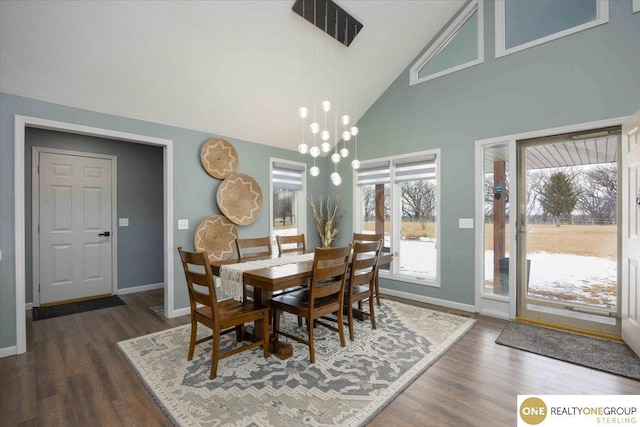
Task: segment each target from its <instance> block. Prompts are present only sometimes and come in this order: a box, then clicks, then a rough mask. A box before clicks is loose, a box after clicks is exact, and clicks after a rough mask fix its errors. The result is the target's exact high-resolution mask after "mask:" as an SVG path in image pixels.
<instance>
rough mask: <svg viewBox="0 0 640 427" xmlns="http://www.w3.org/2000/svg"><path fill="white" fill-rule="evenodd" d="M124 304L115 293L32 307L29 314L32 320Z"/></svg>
mask: <svg viewBox="0 0 640 427" xmlns="http://www.w3.org/2000/svg"><path fill="white" fill-rule="evenodd" d="M118 305H125V303H124V301H122V300H121V299H120V297H118V296H117V295H112V296H110V297H105V298H96V299H90V300H85V301H76V302H70V303H68V304H59V305H49V306H46V307H33V309H32V312H31V315H32V316H33V320H43V319H50V318H52V317H58V316H66V315H68V314H75V313H82V312H85V311H91V310H98V309H101V308H108V307H115V306H118Z"/></svg>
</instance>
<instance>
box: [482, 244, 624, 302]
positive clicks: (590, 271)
mask: <svg viewBox="0 0 640 427" xmlns="http://www.w3.org/2000/svg"><path fill="white" fill-rule="evenodd" d="M507 256H508V255H507ZM527 258H528V259H529V260H531V271H530V276H529V294H530V295H532V296H536V297H542V298H546V299H552V300H557V301H564V302H573V303H581V304H591V305H594V306H597V307H602V308H614V307H615V306H616V301H617V296H616V283H617V271H616V270H617V268H616V261H615V260H613V259H610V258H596V257H589V256H582V255H574V254H552V253H547V252H535V253H530V254H529V255H528V257H527ZM492 279H493V251H485V280H488V281H492Z"/></svg>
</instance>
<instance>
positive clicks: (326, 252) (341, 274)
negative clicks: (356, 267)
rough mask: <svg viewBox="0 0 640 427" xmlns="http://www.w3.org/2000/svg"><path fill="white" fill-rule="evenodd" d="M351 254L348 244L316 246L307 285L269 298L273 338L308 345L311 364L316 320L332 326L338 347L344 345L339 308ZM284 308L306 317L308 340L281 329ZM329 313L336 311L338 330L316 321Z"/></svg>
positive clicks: (340, 309) (342, 302)
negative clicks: (271, 310)
mask: <svg viewBox="0 0 640 427" xmlns="http://www.w3.org/2000/svg"><path fill="white" fill-rule="evenodd" d="M350 253H351V245H347V246H341V247H336V248H316V250H315V255H314V259H313V272H312V278H311V283H310V285H309V288H308V289H301V290H297V291H292V292H288V293H285V294H282V295H279V296H276V297H273V299H272V300H271V307H272V308H273V314H274V321H273V325H274V326H273V333H274V336H275V339H276V341H277V339H278V335H283V336H285V337H288V338H291V339H292V340H295V341H298V342H300V343H303V344H306V345H308V346H309V358H310V360H311V363H315V361H316V358H315V348H314V342H313V329H314V324H315V323H316V322H315V321H317V323H319V324H322V325H324V326H327V327H329V328H331V329H335V330H336V331H337V332H338V335H339V337H340V346H342V347H344V346H345V345H346V344H345V340H344V322H343V317H342V307H343V304H344V287H345V281H346V277H347V267H348V265H349V255H350ZM283 311H286V312H288V313H293V314H295V315H296V316H298V317H304V318H305V319H307V339H305V338H302V337H299V336H296V335H293V334H290V333H287V332H284V331H281V330H280V314H281V313H282V312H283ZM331 313H336V315H337V318H338V319H337V320H338V328H337V329H336V328H334V327H333V326H330V325H328V324H325V323H322V322H320V321H319V320H318V319H320V317H322V316H325V315H327V314H331Z"/></svg>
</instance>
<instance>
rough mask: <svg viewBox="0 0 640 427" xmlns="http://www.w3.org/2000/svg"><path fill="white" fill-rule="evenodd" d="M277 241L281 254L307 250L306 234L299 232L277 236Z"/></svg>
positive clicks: (302, 252) (301, 252) (300, 252)
mask: <svg viewBox="0 0 640 427" xmlns="http://www.w3.org/2000/svg"><path fill="white" fill-rule="evenodd" d="M276 242H277V243H278V254H279V256H282V255H283V254H286V253H291V252H295V253H299V254H304V253H306V252H307V243H306V240H305V238H304V234H297V235H295V236H276ZM292 245H293V246H292Z"/></svg>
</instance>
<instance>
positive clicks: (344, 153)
mask: <svg viewBox="0 0 640 427" xmlns="http://www.w3.org/2000/svg"><path fill="white" fill-rule="evenodd" d="M340 155H341V156H342V157H349V149H348V148H347V147H344V148H342V149H341V150H340Z"/></svg>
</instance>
